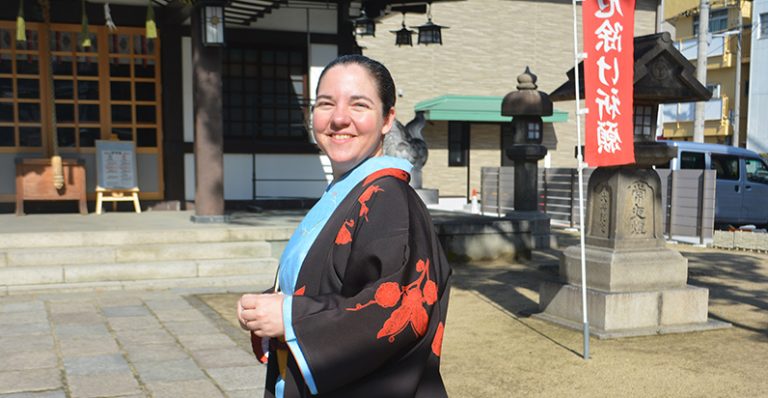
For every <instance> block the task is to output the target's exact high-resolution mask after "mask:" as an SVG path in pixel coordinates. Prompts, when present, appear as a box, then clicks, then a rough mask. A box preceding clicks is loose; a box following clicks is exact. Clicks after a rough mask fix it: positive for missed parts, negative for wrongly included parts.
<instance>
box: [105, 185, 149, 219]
mask: <svg viewBox="0 0 768 398" xmlns="http://www.w3.org/2000/svg"><path fill="white" fill-rule="evenodd" d="M104 194H107V196H105V195H104ZM104 202H112V211H115V210H117V202H133V209H134V210H135V211H136V213H141V204H139V188H133V189H126V190H115V189H105V188H102V187H96V214H101V207H102V205H103V203H104Z"/></svg>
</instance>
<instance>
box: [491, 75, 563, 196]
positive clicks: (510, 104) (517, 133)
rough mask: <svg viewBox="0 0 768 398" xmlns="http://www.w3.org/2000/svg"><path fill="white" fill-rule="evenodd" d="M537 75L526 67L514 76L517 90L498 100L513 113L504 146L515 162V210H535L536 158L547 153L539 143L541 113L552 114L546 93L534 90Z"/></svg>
mask: <svg viewBox="0 0 768 398" xmlns="http://www.w3.org/2000/svg"><path fill="white" fill-rule="evenodd" d="M536 80H537V78H536V75H534V74H533V73H531V70H530V69H529V68H528V67H526V68H525V72H523V74H521V75H520V76H518V77H517V91H512V92H510V93H509V94H507V95H506V96H505V97H504V100H503V101H502V102H501V114H502V115H503V116H512V117H513V119H512V129H513V144H512V146H511V147H509V148H505V153H506V155H507V157H509V158H510V159H512V160H513V161H514V164H515V211H538V206H539V195H538V175H539V167H538V161H539V160H541V159H543V158H544V156H546V155H547V148H546V147H545V146H544V145H542V144H541V143H542V138H543V130H544V123H543V122H542V119H541V118H542V116H549V115H551V114H552V101H551V100H550V99H549V95H547V94H546V93H544V92H541V91H537V90H536V88H537V86H536Z"/></svg>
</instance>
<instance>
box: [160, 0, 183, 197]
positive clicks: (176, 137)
mask: <svg viewBox="0 0 768 398" xmlns="http://www.w3.org/2000/svg"><path fill="white" fill-rule="evenodd" d="M166 14H170V13H166ZM161 26H162V27H163V29H161V30H160V32H159V33H160V38H161V40H162V43H163V45H162V47H160V50H161V51H162V57H163V68H162V74H163V89H164V90H165V92H166V93H179V94H180V93H181V92H182V85H183V81H182V78H181V72H180V71H181V69H182V65H181V36H182V29H183V28H182V26H181V25H180V24H178V23H177V22H175V21H174V20H173V19H172V18H169V17H166V18H164V19H163V23H162V25H161ZM163 163H164V164H163V177H164V178H163V180H164V181H165V192H164V197H165V200H166V201H169V202H174V201H175V202H178V203H179V204H180V207H181V208H183V206H184V203H185V201H186V200H185V197H184V179H183V178H179V176H180V175H183V173H184V107H183V101H180V100H179V96H178V95H163Z"/></svg>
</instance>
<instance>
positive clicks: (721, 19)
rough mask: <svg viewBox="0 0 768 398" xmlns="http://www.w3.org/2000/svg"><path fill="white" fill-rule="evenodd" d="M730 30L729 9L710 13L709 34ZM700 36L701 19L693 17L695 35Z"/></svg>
mask: <svg viewBox="0 0 768 398" xmlns="http://www.w3.org/2000/svg"><path fill="white" fill-rule="evenodd" d="M726 30H728V9H725V8H723V9H720V10H710V11H709V33H719V32H724V31H726ZM698 34H699V17H698V15H697V16H695V17H693V35H694V36H696V35H698Z"/></svg>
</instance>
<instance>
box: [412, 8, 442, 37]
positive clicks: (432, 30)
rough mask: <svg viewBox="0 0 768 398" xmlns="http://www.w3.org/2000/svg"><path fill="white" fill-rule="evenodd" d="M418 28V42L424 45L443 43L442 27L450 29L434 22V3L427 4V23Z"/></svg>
mask: <svg viewBox="0 0 768 398" xmlns="http://www.w3.org/2000/svg"><path fill="white" fill-rule="evenodd" d="M416 28H418V29H419V42H418V43H419V44H424V45H430V44H440V45H443V34H442V29H448V27H447V26H440V25H437V24H435V23H432V4H427V23H425V24H424V25H421V26H417V27H416Z"/></svg>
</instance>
